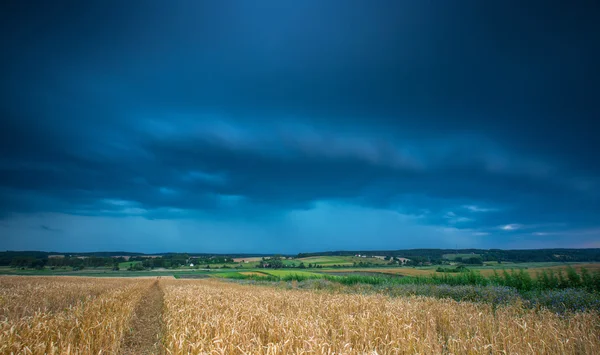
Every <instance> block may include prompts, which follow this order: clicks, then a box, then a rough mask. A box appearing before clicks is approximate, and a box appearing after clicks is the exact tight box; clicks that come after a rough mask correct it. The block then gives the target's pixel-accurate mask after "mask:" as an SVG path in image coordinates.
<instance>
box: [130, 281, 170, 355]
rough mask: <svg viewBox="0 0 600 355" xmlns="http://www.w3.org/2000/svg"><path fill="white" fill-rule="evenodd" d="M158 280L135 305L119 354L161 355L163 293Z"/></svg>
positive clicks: (162, 351)
mask: <svg viewBox="0 0 600 355" xmlns="http://www.w3.org/2000/svg"><path fill="white" fill-rule="evenodd" d="M158 282H159V281H158V280H157V281H155V282H154V283H153V284H152V286H150V288H149V289H148V291H146V293H145V294H144V295H143V296H142V298H141V299H140V302H139V303H138V304H137V306H136V308H135V310H134V313H133V316H132V318H131V323H130V325H129V328H128V329H127V330H126V333H125V338H124V339H123V345H122V346H121V350H120V352H119V353H120V354H122V355H150V354H153V355H159V354H160V355H162V354H164V353H165V352H164V349H163V345H162V335H163V322H162V312H163V307H164V293H163V291H162V289H161V288H160V286H159V285H158Z"/></svg>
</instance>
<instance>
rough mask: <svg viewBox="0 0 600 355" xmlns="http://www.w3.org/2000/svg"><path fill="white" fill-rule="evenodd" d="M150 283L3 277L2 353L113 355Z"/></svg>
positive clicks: (0, 294)
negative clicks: (102, 354) (105, 354)
mask: <svg viewBox="0 0 600 355" xmlns="http://www.w3.org/2000/svg"><path fill="white" fill-rule="evenodd" d="M151 283H152V281H150V280H143V281H142V280H126V279H98V278H95V279H92V278H89V279H88V278H55V277H52V278H42V277H38V278H33V277H31V278H30V277H15V278H10V277H2V278H0V287H1V289H0V290H1V291H0V309H1V310H0V316H1V318H0V353H1V354H100V353H107V354H111V353H116V352H117V351H118V349H119V346H120V344H121V340H122V338H123V333H124V330H125V329H126V326H127V325H128V322H129V319H130V317H131V314H132V311H133V309H134V307H135V305H136V304H137V302H138V301H139V299H140V297H141V295H142V294H143V292H144V290H146V289H148V287H149V286H150V285H151ZM9 286H10V287H9Z"/></svg>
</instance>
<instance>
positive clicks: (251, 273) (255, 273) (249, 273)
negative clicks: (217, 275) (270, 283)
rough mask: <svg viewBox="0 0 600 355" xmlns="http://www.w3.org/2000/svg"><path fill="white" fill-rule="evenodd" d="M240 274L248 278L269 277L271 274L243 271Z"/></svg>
mask: <svg viewBox="0 0 600 355" xmlns="http://www.w3.org/2000/svg"><path fill="white" fill-rule="evenodd" d="M240 274H242V275H246V276H269V274H265V273H264V272H260V271H242V272H240Z"/></svg>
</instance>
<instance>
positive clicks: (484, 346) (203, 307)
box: [0, 276, 600, 354]
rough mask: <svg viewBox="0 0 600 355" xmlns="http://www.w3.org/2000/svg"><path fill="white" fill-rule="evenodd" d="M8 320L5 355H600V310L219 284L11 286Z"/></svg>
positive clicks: (0, 289)
mask: <svg viewBox="0 0 600 355" xmlns="http://www.w3.org/2000/svg"><path fill="white" fill-rule="evenodd" d="M309 281H310V280H309ZM313 281H315V280H313ZM0 317H2V322H1V323H0V327H1V329H0V344H2V345H0V353H2V354H9V353H15V354H20V353H22V354H26V353H28V354H44V353H48V354H50V353H57V354H59V353H63V354H66V353H71V354H92V353H94V354H98V353H107V354H108V353H126V354H150V353H154V354H162V353H169V354H288V353H294V354H297V353H304V354H333V353H336V354H414V353H422V354H441V353H455V354H475V353H519V354H559V353H560V354H580V353H586V354H591V353H594V352H596V351H597V349H599V348H600V338H599V337H598V333H599V332H600V318H599V316H598V313H597V311H595V310H585V311H577V312H567V313H561V314H556V313H555V312H552V311H550V310H546V309H545V308H538V309H535V308H527V307H523V305H522V304H520V303H519V302H507V303H505V304H502V305H490V304H488V303H483V302H468V301H461V302H458V301H455V300H452V299H448V298H441V299H440V298H434V297H423V296H419V297H415V296H406V297H390V296H388V295H384V294H381V293H372V294H364V293H348V292H339V290H334V289H332V290H305V289H302V288H299V287H298V288H297V287H293V285H292V287H291V288H289V287H288V288H281V287H270V286H255V285H241V284H237V283H232V282H226V281H221V280H218V279H215V278H212V279H207V280H175V279H171V280H167V279H164V278H161V279H156V278H146V279H137V278H134V279H131V278H128V279H124V278H85V277H35V276H27V277H24V276H22V277H20V276H2V277H0Z"/></svg>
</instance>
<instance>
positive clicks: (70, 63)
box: [0, 1, 600, 245]
mask: <svg viewBox="0 0 600 355" xmlns="http://www.w3.org/2000/svg"><path fill="white" fill-rule="evenodd" d="M3 6H4V9H5V10H4V11H1V13H2V14H3V15H0V16H2V18H1V20H2V21H0V22H1V23H2V25H1V26H2V33H3V35H2V36H1V38H0V44H1V45H2V48H3V52H4V53H7V55H4V56H3V58H2V59H0V64H1V65H2V77H3V79H2V81H1V82H0V93H1V94H2V96H1V98H0V114H1V119H0V172H1V175H0V198H1V202H0V216H2V217H4V218H11V216H12V215H14V214H15V213H16V214H35V213H46V212H58V213H66V214H71V215H84V216H85V215H90V216H108V217H119V216H120V217H126V216H144V217H146V218H153V219H181V218H200V217H198V216H199V215H200V214H202V215H203V216H206V215H205V214H206V213H208V214H209V215H210V216H211V217H210V218H217V219H227V218H234V217H235V218H238V217H240V216H246V217H247V216H252V218H258V217H261V218H264V216H269V215H279V214H285V213H287V212H289V211H293V210H310V209H312V208H316V207H315V206H316V205H317V204H318V203H319V201H339V202H342V203H344V204H349V205H359V206H363V207H365V208H372V209H383V210H391V211H398V212H400V213H402V214H404V215H408V216H416V217H415V218H417V217H418V220H419V221H421V222H420V223H423V224H426V225H435V226H438V225H442V226H447V227H451V228H457V229H459V230H464V231H467V232H469V233H473V234H474V235H479V236H484V235H488V234H489V235H493V236H494V238H495V239H494V240H495V241H500V242H499V243H500V245H502V244H501V243H502V242H501V241H502V240H503V238H505V235H506V234H507V233H513V234H514V233H515V232H516V231H525V232H527V233H530V234H531V233H547V235H550V233H557V232H558V231H561V230H572V229H585V228H593V227H595V226H596V223H597V222H596V221H597V220H598V217H600V216H599V211H600V202H599V200H600V185H599V184H600V170H599V169H600V168H599V167H600V165H599V164H598V159H597V154H596V153H595V152H597V151H600V143H599V142H600V140H598V139H597V135H598V133H599V132H600V127H599V122H598V117H600V106H599V105H598V103H597V97H598V88H597V85H598V82H599V79H600V70H599V69H598V66H597V65H596V63H597V62H599V61H600V45H599V44H598V43H600V42H599V41H598V40H597V39H598V36H599V35H600V25H599V24H598V22H597V21H596V18H597V15H598V14H599V11H598V9H597V6H596V5H595V4H588V5H586V6H587V8H586V7H584V6H581V7H579V8H578V7H576V6H574V5H567V4H562V5H560V4H549V3H547V2H544V3H539V4H535V3H532V2H530V3H527V4H523V3H522V2H511V1H505V2H480V1H462V2H454V3H450V2H440V3H432V2H401V1H390V2H386V3H379V4H376V5H374V4H369V3H368V2H345V3H344V6H341V4H339V3H336V2H322V1H315V2H310V1H309V2H302V3H291V2H289V3H287V2H283V3H282V2H272V3H269V2H263V3H261V4H252V5H251V4H244V3H241V2H240V3H236V6H230V4H217V3H204V2H177V3H175V4H170V5H168V6H167V5H166V4H164V3H161V2H135V1H133V2H128V3H127V4H122V3H120V2H93V1H92V2H85V3H81V2H72V3H69V2H63V3H61V4H50V3H46V2H40V3H36V4H34V3H24V2H8V3H6V4H3ZM202 218H205V217H202ZM507 226H508V227H507ZM541 236H542V235H541V234H540V235H538V237H541ZM507 245H508V244H507Z"/></svg>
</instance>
